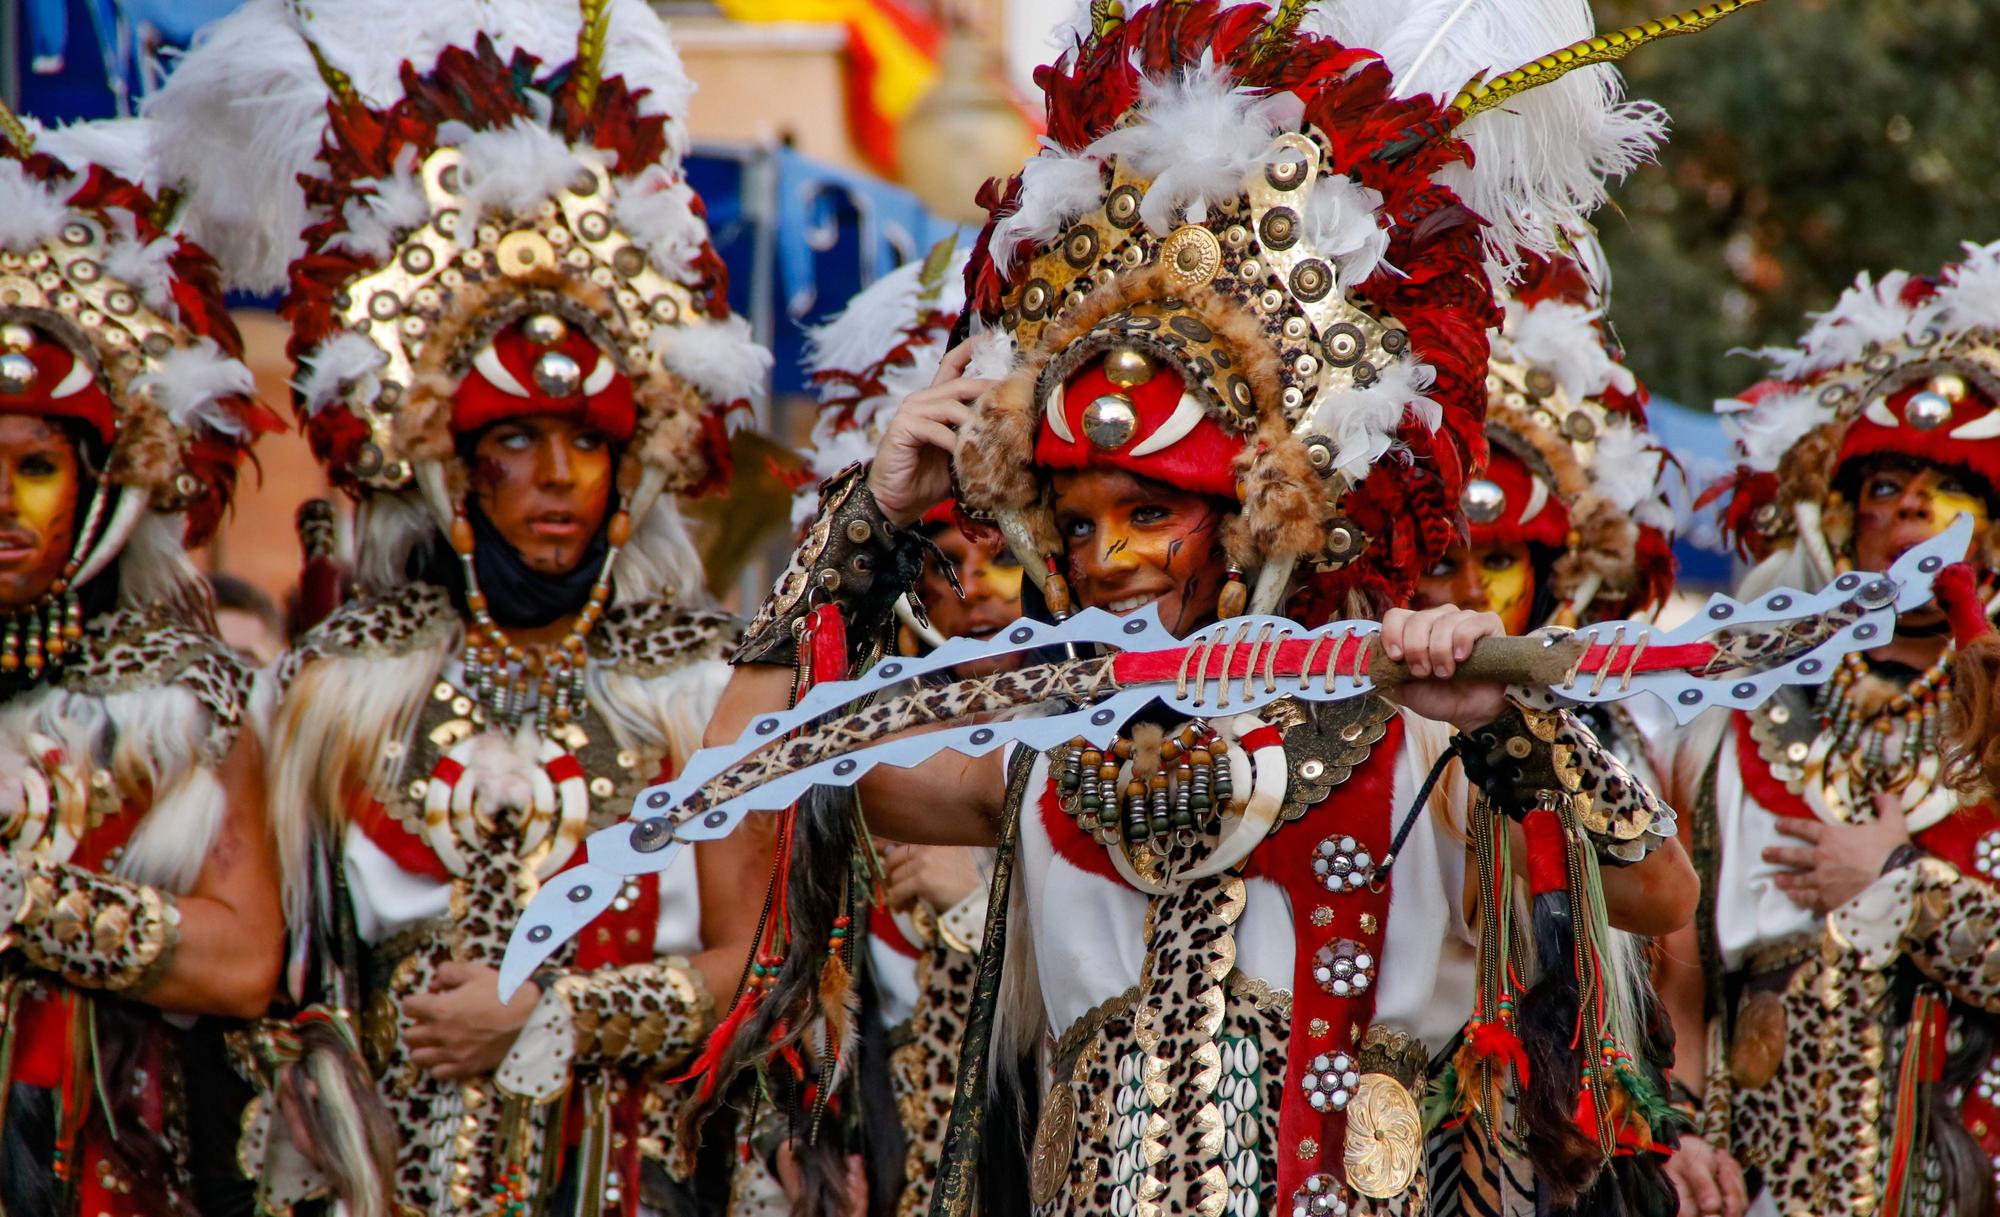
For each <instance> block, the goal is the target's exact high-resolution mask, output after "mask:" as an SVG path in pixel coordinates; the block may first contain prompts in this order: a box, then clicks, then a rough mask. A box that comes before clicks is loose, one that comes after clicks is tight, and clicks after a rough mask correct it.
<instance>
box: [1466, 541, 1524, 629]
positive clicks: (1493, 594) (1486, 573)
mask: <svg viewBox="0 0 2000 1217" xmlns="http://www.w3.org/2000/svg"><path fill="white" fill-rule="evenodd" d="M1472 560H1473V562H1474V564H1475V565H1476V567H1477V568H1478V571H1479V586H1480V587H1481V588H1482V589H1483V590H1484V591H1485V593H1486V607H1487V608H1489V609H1491V610H1492V611H1493V612H1495V613H1498V614H1499V615H1500V620H1501V621H1502V622H1503V623H1504V624H1505V625H1506V627H1507V632H1508V633H1509V634H1514V635H1520V634H1525V633H1527V632H1528V629H1529V627H1530V626H1531V625H1532V624H1533V623H1531V622H1530V621H1529V620H1528V612H1529V610H1530V609H1532V608H1533V607H1534V602H1535V568H1534V565H1533V564H1532V563H1531V562H1529V561H1528V554H1527V547H1526V546H1524V545H1482V546H1476V547H1474V549H1473V551H1472Z"/></svg>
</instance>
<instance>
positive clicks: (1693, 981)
mask: <svg viewBox="0 0 2000 1217" xmlns="http://www.w3.org/2000/svg"><path fill="white" fill-rule="evenodd" d="M1664 945H1665V949H1664V950H1663V951H1661V953H1660V967H1659V974H1658V975H1657V976H1655V977H1654V978H1653V988H1654V990H1655V991H1656V992H1657V993H1658V994H1659V995H1660V1003H1661V1004H1662V1005H1664V1006H1665V1007H1666V1008H1667V1021H1668V1022H1670V1023H1672V1024H1673V1027H1674V1077H1675V1079H1676V1080H1678V1081H1679V1082H1680V1083H1681V1084H1682V1085H1684V1086H1686V1087H1687V1088H1688V1089H1689V1090H1691V1091H1693V1092H1694V1093H1695V1094H1696V1095H1700V1094H1702V1093H1703V1092H1704V1091H1705V1090H1706V1089H1707V1087H1708V1018H1707V1014H1706V1006H1707V987H1708V986H1707V981H1706V980H1705V979H1704V978H1703V976H1702V971H1701V940H1700V938H1699V937H1698V936H1697V935H1696V933H1695V928H1694V927H1693V926H1692V925H1687V926H1682V927H1681V928H1680V929H1678V930H1675V931H1674V932H1673V933H1671V934H1668V935H1667V936H1666V941H1665V944H1664Z"/></svg>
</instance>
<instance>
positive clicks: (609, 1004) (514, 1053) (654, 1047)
mask: <svg viewBox="0 0 2000 1217" xmlns="http://www.w3.org/2000/svg"><path fill="white" fill-rule="evenodd" d="M713 1016H714V1003H713V1002H712V1001H710V999H709V996H708V989H707V987H706V986H704V985H703V984H702V981H701V973H700V972H697V971H696V970H695V969H694V968H693V966H691V965H690V964H689V963H688V961H687V960H685V959H682V958H679V957H677V956H676V957H670V958H667V959H660V960H655V961H654V962H652V963H639V964H631V965H628V966H626V967H623V968H606V969H604V970H602V971H597V972H565V973H563V974H562V975H561V976H560V977H558V978H557V979H555V980H554V981H553V982H552V983H551V984H550V985H549V986H548V987H547V988H545V989H543V990H542V997H541V1000H540V1001H539V1002H537V1003H536V1005H535V1012H534V1013H533V1014H531V1015H529V1016H528V1021H527V1024H526V1025H525V1026H523V1027H522V1028H521V1033H520V1035H519V1036H517V1037H515V1040H514V1046H513V1048H512V1049H510V1050H509V1051H508V1053H507V1059H506V1060H505V1061H503V1062H501V1064H500V1069H499V1071H498V1073H497V1074H496V1075H495V1077H496V1080H497V1081H498V1082H499V1084H500V1088H501V1089H502V1090H504V1091H507V1092H508V1093H510V1094H515V1095H520V1096H522V1097H524V1098H531V1099H535V1100H537V1101H541V1102H546V1101H548V1100H550V1099H553V1098H555V1097H556V1096H558V1095H560V1094H561V1093H562V1092H563V1089H564V1088H565V1087H566V1086H567V1085H568V1084H569V1077H570V1073H571V1071H572V1070H575V1069H602V1068H616V1067H620V1066H659V1065H670V1064H672V1063H674V1062H675V1061H676V1060H678V1059H679V1058H681V1057H683V1056H685V1055H686V1054H687V1053H689V1052H692V1051H693V1050H694V1049H695V1048H696V1047H698V1046H699V1045H700V1043H701V1039H702V1036H703V1035H705V1034H706V1033H707V1032H708V1029H709V1024H710V1023H711V1022H712V1021H713Z"/></svg>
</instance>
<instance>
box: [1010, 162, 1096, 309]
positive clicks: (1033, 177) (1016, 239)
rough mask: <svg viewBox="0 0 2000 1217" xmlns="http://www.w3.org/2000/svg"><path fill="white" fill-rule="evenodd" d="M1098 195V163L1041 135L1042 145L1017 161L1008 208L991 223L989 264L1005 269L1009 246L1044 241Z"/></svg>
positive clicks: (1080, 213)
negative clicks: (1017, 178) (1016, 186)
mask: <svg viewBox="0 0 2000 1217" xmlns="http://www.w3.org/2000/svg"><path fill="white" fill-rule="evenodd" d="M1103 197H1104V171H1103V167H1102V166H1101V165H1099V164H1098V162H1097V161H1096V160H1095V159H1094V158H1093V157H1091V156H1090V155H1087V154H1084V155H1079V154H1077V153H1072V152H1069V151H1066V150H1065V149H1063V148H1061V147H1059V146H1057V145H1056V144H1055V143H1054V142H1053V141H1051V140H1048V139H1044V140H1043V141H1042V150H1041V151H1040V152H1039V153H1037V154H1036V155H1035V156H1033V157H1030V158H1029V159H1028V163H1027V164H1025V165H1023V166H1021V192H1020V194H1019V196H1018V197H1017V199H1016V205H1015V208H1014V210H1013V211H1012V212H1011V213H1009V214H1008V215H1005V216H1003V217H1001V219H1000V221H999V223H997V224H995V225H994V226H993V237H992V240H991V243H990V244H989V245H988V246H987V249H988V251H989V252H990V253H991V254H992V255H993V265H994V269H995V270H996V271H998V272H999V273H1000V274H1001V275H1006V274H1009V273H1011V271H1012V270H1013V266H1014V249H1015V246H1017V245H1018V244H1019V243H1020V242H1022V241H1033V242H1035V243H1036V244H1038V245H1040V244H1045V243H1047V242H1049V241H1052V240H1054V239H1055V238H1056V235H1057V234H1058V233H1060V232H1062V230H1063V228H1064V227H1065V226H1066V225H1068V224H1069V222H1070V221H1071V220H1074V219H1075V218H1076V217H1078V216H1080V215H1082V214H1083V213H1084V212H1086V211H1088V210H1090V209H1091V208H1092V207H1095V206H1097V204H1098V201H1099V200H1100V199H1102V198H1103Z"/></svg>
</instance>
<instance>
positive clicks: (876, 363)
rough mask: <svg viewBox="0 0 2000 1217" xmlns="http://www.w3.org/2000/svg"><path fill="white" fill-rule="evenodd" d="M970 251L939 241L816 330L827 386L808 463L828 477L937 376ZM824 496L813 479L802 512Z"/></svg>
mask: <svg viewBox="0 0 2000 1217" xmlns="http://www.w3.org/2000/svg"><path fill="white" fill-rule="evenodd" d="M966 257H967V252H966V251H965V250H964V249H962V248H961V247H960V245H959V243H958V241H957V240H956V239H950V240H945V241H941V242H939V243H938V244H937V245H936V246H935V247H933V248H932V249H931V251H930V253H929V254H928V255H927V256H926V257H924V258H923V259H922V260H921V261H916V262H909V263H905V264H904V265H902V266H900V267H898V268H897V269H895V270H893V271H891V272H890V273H888V274H886V275H884V276H882V277H881V278H880V279H877V280H876V281H875V282H873V283H871V284H869V285H868V286H867V287H866V288H864V289H862V290H861V291H860V292H858V293H856V294H855V296H854V298H853V299H852V300H850V301H848V303H847V307H846V308H844V309H842V310H841V312H840V315H839V316H837V317H834V318H833V319H832V320H830V321H828V322H827V323H826V324H824V325H821V326H819V327H817V328H816V329H814V330H813V331H812V334H811V335H810V338H809V341H808V346H807V348H806V369H807V372H808V374H809V375H810V376H811V378H812V383H813V387H814V388H815V389H817V390H818V392H819V414H818V415H817V416H816V417H815V418H814V419H813V427H812V446H811V447H810V448H809V449H808V450H807V452H806V464H807V467H808V468H809V469H810V470H811V472H812V475H813V477H814V479H815V480H824V479H826V478H829V477H832V476H833V475H834V474H836V473H839V472H840V471H841V470H843V469H845V468H847V467H848V466H849V465H851V464H853V463H854V462H856V461H865V460H867V459H868V458H869V457H870V456H872V455H874V452H875V445H876V444H877V443H879V442H880V441H881V439H882V431H883V429H884V428H885V427H887V426H888V425H889V420H890V419H891V418H894V417H895V415H896V408H897V407H898V406H899V405H901V404H902V401H903V398H905V397H907V396H909V395H910V394H911V393H914V392H916V391H917V390H919V389H923V388H926V387H928V386H929V385H930V383H931V381H932V380H933V379H934V378H935V377H936V376H937V370H938V365H939V364H940V363H942V362H943V360H944V355H945V348H946V346H947V345H948V344H949V342H950V339H951V332H952V327H953V326H955V325H956V324H957V323H958V317H959V314H960V313H962V312H963V311H964V310H965V262H966ZM816 503H817V500H816V498H815V497H814V494H813V491H812V489H811V488H810V487H807V488H805V489H803V490H801V491H800V492H799V495H798V498H797V500H796V501H795V503H794V515H801V516H803V515H809V514H810V513H811V512H812V510H813V509H814V507H815V505H816Z"/></svg>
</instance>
